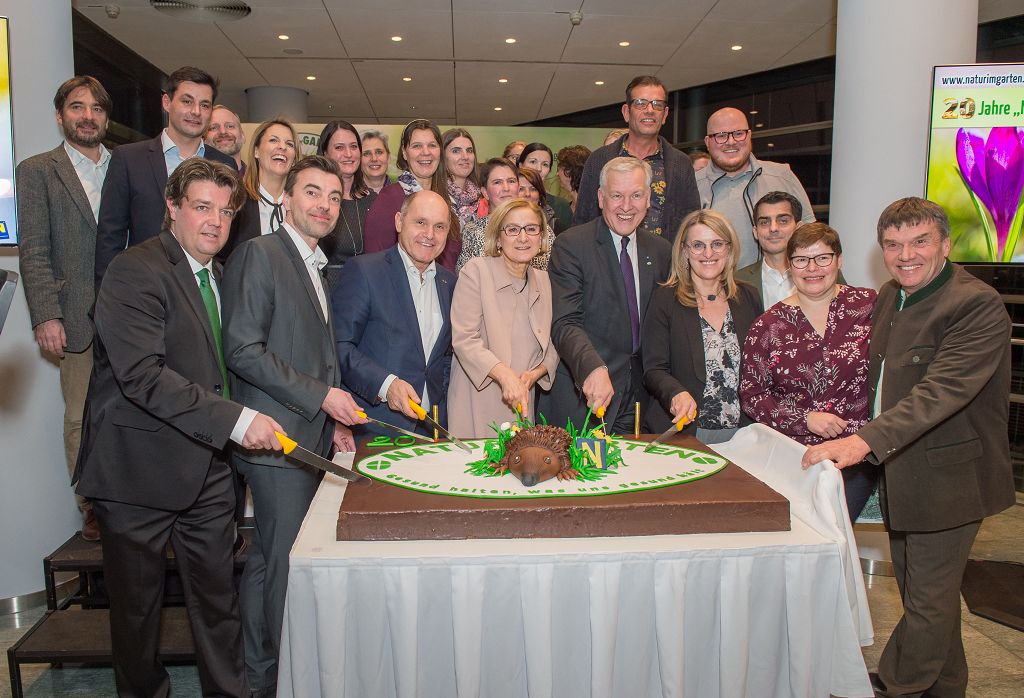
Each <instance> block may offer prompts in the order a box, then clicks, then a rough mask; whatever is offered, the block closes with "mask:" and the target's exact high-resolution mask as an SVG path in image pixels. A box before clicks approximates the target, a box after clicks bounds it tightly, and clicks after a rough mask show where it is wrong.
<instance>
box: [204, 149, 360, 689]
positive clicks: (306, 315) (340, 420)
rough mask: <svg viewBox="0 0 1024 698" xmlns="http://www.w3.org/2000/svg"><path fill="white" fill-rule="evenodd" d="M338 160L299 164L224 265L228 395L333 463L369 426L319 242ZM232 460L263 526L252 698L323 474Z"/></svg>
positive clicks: (249, 569) (269, 663) (273, 673)
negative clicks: (349, 386) (273, 227)
mask: <svg viewBox="0 0 1024 698" xmlns="http://www.w3.org/2000/svg"><path fill="white" fill-rule="evenodd" d="M342 191H343V189H342V185H341V178H340V176H339V174H338V167H337V165H336V164H335V163H334V162H333V161H332V160H328V159H326V158H323V157H317V156H313V157H308V158H304V159H303V160H300V161H299V162H298V163H296V164H295V165H294V166H293V167H292V169H291V170H290V171H289V173H288V176H287V178H286V180H285V185H284V209H285V220H284V225H283V226H282V227H281V228H278V229H277V231H275V232H274V233H273V234H271V235H264V236H262V237H257V238H253V239H252V240H248V241H246V242H244V243H243V244H242V245H240V246H239V247H238V248H237V249H236V250H235V253H234V254H233V255H232V256H231V258H230V259H229V260H228V264H227V268H226V269H225V272H224V299H225V302H224V351H225V356H226V358H227V365H228V369H229V370H230V371H231V394H232V395H233V396H234V398H235V399H236V400H238V401H239V402H241V403H242V404H243V405H246V406H248V407H252V408H253V409H258V410H260V411H261V412H265V413H266V414H269V415H270V416H272V417H273V418H274V419H276V420H277V421H278V422H279V423H280V424H282V425H283V426H284V427H285V428H286V429H287V430H288V435H289V436H290V437H291V438H292V439H294V440H295V441H297V442H298V443H299V445H300V446H302V447H303V448H307V449H309V450H310V451H313V452H315V453H318V454H320V455H321V456H323V457H325V458H328V457H329V456H330V455H331V454H330V451H331V444H332V443H334V444H336V445H337V446H338V448H339V450H346V451H351V450H355V444H354V443H353V442H352V433H351V432H350V431H349V430H348V429H347V428H346V427H344V426H343V425H344V424H352V423H355V422H360V421H362V420H361V419H360V418H359V417H357V416H356V414H355V412H356V410H357V409H359V408H358V406H357V405H356V403H355V402H354V401H353V400H352V398H351V396H350V395H349V394H348V393H346V392H345V391H344V390H341V389H339V387H338V386H339V385H341V381H340V377H339V373H338V357H337V354H336V353H335V351H334V331H333V329H332V327H331V313H330V308H329V306H328V303H327V295H326V293H325V292H324V280H323V277H322V276H321V269H323V266H324V265H325V264H327V257H326V256H325V255H324V253H323V252H322V251H321V250H320V248H319V247H318V246H317V243H318V242H319V241H320V240H321V239H323V238H324V237H325V236H326V235H329V234H330V233H331V231H333V230H334V225H335V223H336V222H337V220H338V212H339V211H340V210H341V197H342ZM234 461H235V464H236V465H237V467H238V471H239V472H240V473H241V474H242V476H243V477H244V478H245V480H246V481H247V482H248V483H249V487H250V488H251V490H252V498H253V507H254V513H255V517H256V530H255V531H254V532H253V537H252V544H251V545H250V547H249V558H248V560H247V561H246V564H245V571H244V572H243V574H242V583H241V588H240V590H239V595H240V599H241V606H242V614H243V630H244V636H245V665H246V674H247V675H248V679H249V685H250V688H251V689H252V692H253V694H254V695H268V696H272V695H274V692H275V690H276V686H277V656H278V651H279V649H280V644H281V623H282V620H283V618H284V599H285V591H286V590H287V585H288V552H289V551H290V550H291V547H292V543H294V542H295V536H296V535H297V534H298V532H299V526H300V525H301V524H302V519H303V518H304V517H305V515H306V510H307V509H309V503H310V502H311V501H312V500H313V495H314V494H316V489H317V486H318V485H319V484H320V473H319V471H315V470H312V469H309V468H303V467H296V466H295V465H293V464H291V463H290V462H288V461H286V460H285V459H284V457H283V456H282V455H281V454H280V453H267V452H256V451H242V450H240V449H236V450H235V453H234Z"/></svg>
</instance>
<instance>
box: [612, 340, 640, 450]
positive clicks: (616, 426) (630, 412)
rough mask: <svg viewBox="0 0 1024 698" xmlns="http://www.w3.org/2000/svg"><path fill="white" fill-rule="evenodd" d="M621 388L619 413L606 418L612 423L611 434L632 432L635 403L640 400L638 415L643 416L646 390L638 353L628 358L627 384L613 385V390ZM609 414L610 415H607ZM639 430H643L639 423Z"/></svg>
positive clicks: (634, 418)
mask: <svg viewBox="0 0 1024 698" xmlns="http://www.w3.org/2000/svg"><path fill="white" fill-rule="evenodd" d="M620 388H621V389H622V393H621V395H622V401H621V402H620V403H619V413H618V414H617V415H615V416H614V417H612V419H609V420H607V422H608V423H610V424H611V425H612V428H611V432H610V433H612V434H623V435H626V436H630V435H632V434H633V427H634V425H635V421H636V403H637V402H640V408H641V412H640V416H641V417H643V415H644V412H645V411H646V405H647V391H645V390H644V366H643V362H642V361H641V360H640V355H639V354H634V355H633V356H631V357H630V359H629V385H623V386H618V385H617V386H615V390H619V389H620ZM609 416H610V415H609ZM640 431H641V432H643V431H644V427H643V425H642V424H641V426H640Z"/></svg>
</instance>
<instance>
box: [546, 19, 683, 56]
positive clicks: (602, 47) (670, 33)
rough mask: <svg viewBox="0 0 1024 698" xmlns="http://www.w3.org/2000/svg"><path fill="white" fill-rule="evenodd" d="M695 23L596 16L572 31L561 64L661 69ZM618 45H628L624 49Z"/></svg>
mask: <svg viewBox="0 0 1024 698" xmlns="http://www.w3.org/2000/svg"><path fill="white" fill-rule="evenodd" d="M697 22H698V20H696V19H671V18H669V19H663V20H660V21H658V22H656V23H652V22H651V20H650V18H645V17H616V16H613V15H597V16H593V17H587V19H586V21H585V22H583V24H581V25H580V26H578V27H576V28H575V29H573V31H572V38H570V39H569V44H568V46H566V49H565V53H564V54H563V56H562V60H563V61H566V62H579V63H631V64H653V65H656V66H658V67H660V66H661V65H662V64H664V63H665V61H667V60H668V59H669V57H671V56H672V54H673V53H675V51H676V49H677V48H679V43H680V42H681V41H683V40H684V39H685V38H686V37H687V36H688V35H689V34H690V32H692V31H693V30H694V28H695V27H696V26H697ZM620 41H629V42H630V45H629V46H626V47H622V46H619V42H620Z"/></svg>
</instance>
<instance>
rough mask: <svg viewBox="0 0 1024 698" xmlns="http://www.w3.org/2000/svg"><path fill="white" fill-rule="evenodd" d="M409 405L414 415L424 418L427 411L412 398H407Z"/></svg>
mask: <svg viewBox="0 0 1024 698" xmlns="http://www.w3.org/2000/svg"><path fill="white" fill-rule="evenodd" d="M409 407H411V408H412V411H413V412H415V413H416V416H417V417H418V418H419V419H426V417H427V411H426V410H425V409H423V408H422V407H420V406H419V405H418V404H417V403H415V402H413V400H412V398H409Z"/></svg>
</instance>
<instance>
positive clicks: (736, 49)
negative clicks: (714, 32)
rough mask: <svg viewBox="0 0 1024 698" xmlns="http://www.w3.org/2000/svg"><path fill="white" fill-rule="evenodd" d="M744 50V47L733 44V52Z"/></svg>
mask: <svg viewBox="0 0 1024 698" xmlns="http://www.w3.org/2000/svg"><path fill="white" fill-rule="evenodd" d="M742 48H743V47H742V46H740V45H739V44H733V45H732V50H733V51H739V50H741V49H742Z"/></svg>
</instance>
